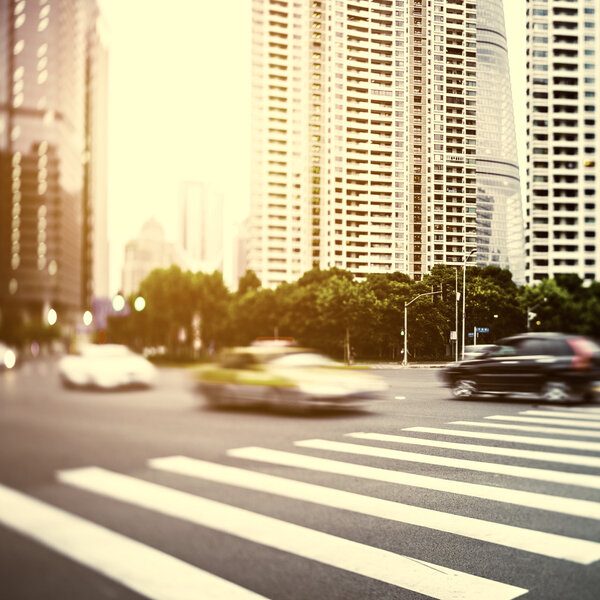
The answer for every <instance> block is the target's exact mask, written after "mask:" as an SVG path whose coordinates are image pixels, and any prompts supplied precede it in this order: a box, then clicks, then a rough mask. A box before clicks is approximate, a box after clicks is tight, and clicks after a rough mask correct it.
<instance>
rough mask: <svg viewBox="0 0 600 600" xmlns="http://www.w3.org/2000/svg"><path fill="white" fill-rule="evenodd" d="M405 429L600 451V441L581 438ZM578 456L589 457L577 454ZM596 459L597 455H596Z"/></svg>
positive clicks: (426, 428)
mask: <svg viewBox="0 0 600 600" xmlns="http://www.w3.org/2000/svg"><path fill="white" fill-rule="evenodd" d="M403 431H416V432H419V433H438V434H440V435H451V436H457V437H466V438H474V439H483V440H497V441H499V442H517V443H519V444H529V445H532V446H550V447H553V448H570V449H571V450H587V451H589V452H600V442H583V441H581V440H557V439H555V438H537V437H529V436H524V435H510V434H505V433H489V432H487V431H463V430H459V429H440V428H437V427H407V428H406V429H403ZM577 458H587V457H584V456H577ZM594 459H596V457H594Z"/></svg>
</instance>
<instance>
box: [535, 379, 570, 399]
mask: <svg viewBox="0 0 600 600" xmlns="http://www.w3.org/2000/svg"><path fill="white" fill-rule="evenodd" d="M541 396H542V399H543V400H545V401H546V402H577V401H578V398H576V397H575V396H574V394H573V390H572V389H571V387H570V386H569V385H568V384H566V383H565V382H564V381H547V382H546V383H545V384H544V385H543V386H542V392H541Z"/></svg>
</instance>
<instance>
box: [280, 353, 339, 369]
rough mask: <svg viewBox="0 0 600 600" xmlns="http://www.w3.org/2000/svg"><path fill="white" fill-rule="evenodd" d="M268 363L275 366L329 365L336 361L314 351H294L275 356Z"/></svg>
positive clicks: (333, 364)
mask: <svg viewBox="0 0 600 600" xmlns="http://www.w3.org/2000/svg"><path fill="white" fill-rule="evenodd" d="M270 364H271V365H273V366H275V367H330V366H335V365H336V364H337V363H336V362H334V361H333V360H331V359H330V358H327V357H326V356H323V355H322V354H317V353H315V352H296V353H294V354H287V355H285V356H280V357H279V358H275V359H274V360H272V361H271V363H270Z"/></svg>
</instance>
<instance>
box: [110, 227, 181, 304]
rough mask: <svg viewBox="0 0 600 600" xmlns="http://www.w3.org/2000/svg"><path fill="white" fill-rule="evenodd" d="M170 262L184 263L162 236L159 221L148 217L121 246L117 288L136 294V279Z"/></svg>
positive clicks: (142, 278) (167, 266) (137, 282)
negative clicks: (118, 286) (123, 245)
mask: <svg viewBox="0 0 600 600" xmlns="http://www.w3.org/2000/svg"><path fill="white" fill-rule="evenodd" d="M172 265H175V266H178V267H180V268H186V267H187V265H186V264H185V260H184V257H183V255H182V253H181V250H180V249H179V248H178V247H177V245H176V244H174V243H173V242H168V241H167V240H166V237H165V230H164V229H163V227H162V225H161V224H160V223H159V222H158V221H157V220H156V219H154V218H152V219H149V220H148V221H146V222H145V223H144V225H143V226H142V229H141V231H140V235H139V236H138V237H137V238H135V239H133V240H130V241H129V242H128V243H127V245H126V246H125V259H124V261H123V271H122V284H121V292H122V293H123V294H124V295H125V296H130V295H131V294H136V293H137V292H138V291H139V288H140V283H141V282H142V281H143V280H144V279H145V278H146V277H147V276H148V275H150V273H151V272H152V271H153V270H154V269H168V268H169V267H171V266H172Z"/></svg>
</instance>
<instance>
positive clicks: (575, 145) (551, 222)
mask: <svg viewBox="0 0 600 600" xmlns="http://www.w3.org/2000/svg"><path fill="white" fill-rule="evenodd" d="M599 12H600V6H599V5H598V1H597V0H577V1H569V0H548V1H541V0H528V2H527V28H528V29H527V65H528V69H527V134H528V136H527V137H528V148H527V170H528V171H527V172H528V177H527V230H526V248H527V264H526V279H527V282H528V283H536V282H539V281H541V280H542V279H544V278H546V277H550V278H552V277H555V276H557V275H561V274H576V275H578V276H579V277H581V278H583V279H587V280H593V279H600V244H599V242H600V239H599V238H600V227H599V224H600V204H599V201H600V199H599V198H598V180H599V178H600V166H599V165H600V163H599V157H598V137H599V136H600V126H599V120H598V119H599V117H598V97H599V96H600V76H599V71H600V63H599V62H598V57H599V56H600V35H599V34H600V32H599V31H598V26H599V16H598V14H599Z"/></svg>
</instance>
